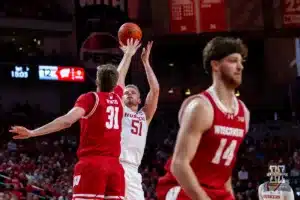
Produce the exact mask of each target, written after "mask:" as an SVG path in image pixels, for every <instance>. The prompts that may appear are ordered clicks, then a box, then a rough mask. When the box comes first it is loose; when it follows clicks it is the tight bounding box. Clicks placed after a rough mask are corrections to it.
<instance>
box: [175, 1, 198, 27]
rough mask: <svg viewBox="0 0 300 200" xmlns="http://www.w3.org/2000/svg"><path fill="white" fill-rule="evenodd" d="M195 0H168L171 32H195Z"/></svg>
mask: <svg viewBox="0 0 300 200" xmlns="http://www.w3.org/2000/svg"><path fill="white" fill-rule="evenodd" d="M195 1H197V0H169V8H170V13H171V16H170V32H171V33H196V32H197V17H196V12H195V11H196V9H195V8H196V5H195Z"/></svg>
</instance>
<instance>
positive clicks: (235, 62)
mask: <svg viewBox="0 0 300 200" xmlns="http://www.w3.org/2000/svg"><path fill="white" fill-rule="evenodd" d="M219 65H220V66H219V74H220V76H221V78H222V80H223V81H224V82H225V83H226V84H229V85H231V86H233V87H238V86H239V85H240V84H241V83H242V72H243V69H244V66H243V58H242V56H241V54H239V53H233V54H230V55H229V56H226V57H225V58H223V59H222V60H221V61H220V62H219Z"/></svg>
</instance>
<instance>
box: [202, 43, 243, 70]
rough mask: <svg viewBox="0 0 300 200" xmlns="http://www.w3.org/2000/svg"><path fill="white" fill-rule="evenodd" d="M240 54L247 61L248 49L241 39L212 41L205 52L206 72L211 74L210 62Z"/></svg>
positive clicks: (204, 64)
mask: <svg viewBox="0 0 300 200" xmlns="http://www.w3.org/2000/svg"><path fill="white" fill-rule="evenodd" d="M232 53H239V54H241V55H242V57H243V58H244V59H245V58H246V57H247V55H248V49H247V47H246V46H245V45H244V43H243V41H242V40H241V39H235V38H230V37H215V38H213V39H212V40H210V41H209V42H208V43H207V44H206V46H205V48H204V50H203V67H204V69H205V70H206V72H209V73H210V72H211V65H210V62H211V61H212V60H221V59H223V58H224V57H226V56H228V55H230V54H232Z"/></svg>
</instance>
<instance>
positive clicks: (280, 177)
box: [267, 165, 288, 183]
mask: <svg viewBox="0 0 300 200" xmlns="http://www.w3.org/2000/svg"><path fill="white" fill-rule="evenodd" d="M287 175H288V174H287V173H285V166H284V165H270V166H269V172H268V173H267V176H268V177H270V181H269V182H270V183H286V180H285V179H284V177H286V176H287Z"/></svg>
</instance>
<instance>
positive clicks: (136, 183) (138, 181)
mask: <svg viewBox="0 0 300 200" xmlns="http://www.w3.org/2000/svg"><path fill="white" fill-rule="evenodd" d="M121 164H122V165H123V168H124V171H125V199H126V200H144V199H145V197H144V191H143V188H142V176H141V174H140V173H139V172H138V167H137V166H134V165H132V164H128V163H125V162H122V161H121Z"/></svg>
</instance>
